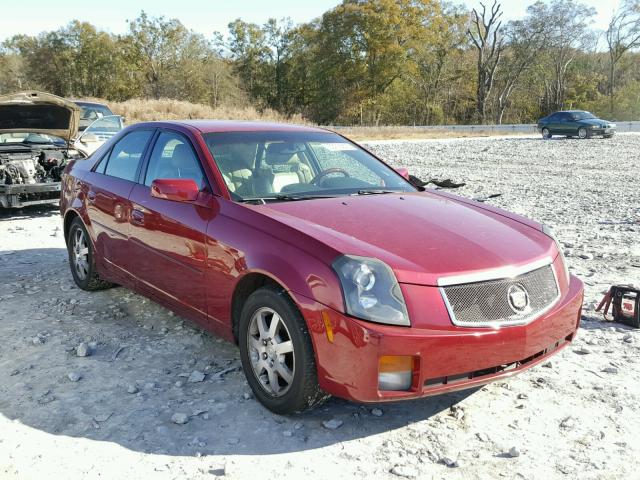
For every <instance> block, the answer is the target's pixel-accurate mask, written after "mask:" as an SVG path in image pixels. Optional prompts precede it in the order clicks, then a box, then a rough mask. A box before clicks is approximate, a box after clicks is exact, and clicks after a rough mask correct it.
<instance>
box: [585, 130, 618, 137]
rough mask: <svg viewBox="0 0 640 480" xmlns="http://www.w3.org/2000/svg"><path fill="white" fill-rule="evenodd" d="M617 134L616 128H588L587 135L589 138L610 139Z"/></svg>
mask: <svg viewBox="0 0 640 480" xmlns="http://www.w3.org/2000/svg"><path fill="white" fill-rule="evenodd" d="M615 133H616V129H615V128H588V129H587V135H588V136H589V137H609V136H613V135H614V134H615Z"/></svg>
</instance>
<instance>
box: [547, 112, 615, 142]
mask: <svg viewBox="0 0 640 480" xmlns="http://www.w3.org/2000/svg"><path fill="white" fill-rule="evenodd" d="M538 130H539V131H540V132H541V133H542V137H543V138H551V137H553V136H554V135H562V136H565V137H569V138H571V137H578V138H590V137H595V136H601V137H604V138H611V137H613V135H614V134H615V131H616V124H615V123H611V122H609V121H608V120H601V119H599V118H597V117H596V116H595V115H593V114H592V113H590V112H586V111H584V110H563V111H561V112H555V113H552V114H551V115H547V116H546V117H544V118H541V119H540V120H538Z"/></svg>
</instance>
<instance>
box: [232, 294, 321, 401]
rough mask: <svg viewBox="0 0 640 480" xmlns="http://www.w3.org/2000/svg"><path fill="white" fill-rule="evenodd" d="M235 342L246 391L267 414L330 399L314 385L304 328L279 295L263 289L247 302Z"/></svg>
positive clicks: (310, 350) (314, 372) (291, 305)
mask: <svg viewBox="0 0 640 480" xmlns="http://www.w3.org/2000/svg"><path fill="white" fill-rule="evenodd" d="M274 321H276V322H277V323H276V324H275V326H274V323H273V322H274ZM274 329H275V330H274ZM238 339H239V342H238V343H239V344H240V345H239V346H240V359H241V360H242V368H243V369H244V374H245V376H246V377H247V381H248V382H249V386H250V387H251V390H253V393H254V395H255V397H256V398H257V399H258V400H259V401H260V403H262V404H263V405H264V406H265V407H266V408H268V409H269V410H271V411H272V412H274V413H277V414H291V413H296V412H302V411H304V410H308V409H310V408H313V407H315V406H317V405H319V404H320V403H322V402H323V401H324V400H325V399H327V398H328V397H329V396H328V395H327V394H326V393H324V392H323V391H322V390H321V389H320V386H319V385H318V374H317V370H316V361H315V356H314V352H313V345H312V344H311V337H310V336H309V332H308V329H307V324H306V322H305V320H304V318H303V317H302V315H301V314H300V312H299V310H298V308H297V307H296V305H295V304H294V303H293V301H292V300H291V298H290V297H289V296H288V295H287V293H286V292H285V291H284V290H281V289H278V288H275V287H271V286H267V287H262V288H260V289H258V290H256V291H255V292H253V293H252V294H251V295H250V296H249V298H248V299H247V301H246V302H245V304H244V306H243V308H242V313H241V315H240V324H239V329H238ZM278 350H281V351H282V353H281V352H279V351H278ZM272 382H273V383H272Z"/></svg>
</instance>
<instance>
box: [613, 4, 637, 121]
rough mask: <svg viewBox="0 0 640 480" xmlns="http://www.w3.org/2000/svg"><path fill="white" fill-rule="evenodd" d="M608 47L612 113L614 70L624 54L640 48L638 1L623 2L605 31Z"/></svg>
mask: <svg viewBox="0 0 640 480" xmlns="http://www.w3.org/2000/svg"><path fill="white" fill-rule="evenodd" d="M606 39H607V46H608V47H609V91H608V93H609V108H610V110H611V113H613V111H614V96H615V82H616V78H615V69H616V66H617V65H618V62H619V61H620V60H621V59H622V57H623V56H624V54H625V53H626V52H627V51H629V50H631V49H633V48H636V47H638V46H640V0H624V1H623V2H622V3H621V5H620V7H619V8H618V10H617V11H616V12H615V13H614V14H613V17H612V18H611V21H610V22H609V28H607V31H606Z"/></svg>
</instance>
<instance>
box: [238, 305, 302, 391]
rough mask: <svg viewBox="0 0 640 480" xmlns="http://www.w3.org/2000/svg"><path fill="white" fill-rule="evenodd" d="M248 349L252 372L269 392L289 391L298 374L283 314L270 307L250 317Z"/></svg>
mask: <svg viewBox="0 0 640 480" xmlns="http://www.w3.org/2000/svg"><path fill="white" fill-rule="evenodd" d="M247 350H248V352H249V358H250V360H251V367H252V369H253V373H254V375H255V376H256V378H257V379H258V382H259V383H260V385H261V386H262V388H263V389H264V390H265V392H267V393H268V394H269V395H271V396H274V397H280V396H282V395H284V394H285V393H287V391H288V390H289V389H290V388H291V384H292V383H293V376H294V373H295V352H294V349H293V342H292V341H291V336H290V334H289V330H288V329H287V326H286V325H285V323H284V321H283V319H282V317H280V315H278V313H277V312H276V311H275V310H273V309H271V308H267V307H265V308H260V309H259V310H257V311H256V312H255V313H254V314H253V316H252V317H251V321H250V323H249V329H248V330H247Z"/></svg>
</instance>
